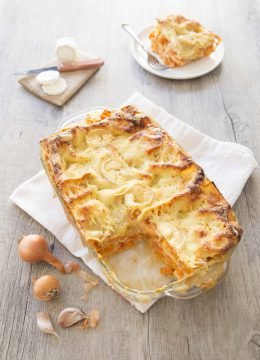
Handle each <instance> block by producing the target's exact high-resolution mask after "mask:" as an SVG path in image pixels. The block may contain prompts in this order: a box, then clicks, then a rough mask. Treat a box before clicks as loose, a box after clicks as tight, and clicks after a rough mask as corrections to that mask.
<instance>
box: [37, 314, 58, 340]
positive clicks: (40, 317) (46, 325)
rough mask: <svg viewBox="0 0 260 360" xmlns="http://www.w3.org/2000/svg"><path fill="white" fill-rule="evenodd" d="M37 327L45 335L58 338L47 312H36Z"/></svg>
mask: <svg viewBox="0 0 260 360" xmlns="http://www.w3.org/2000/svg"><path fill="white" fill-rule="evenodd" d="M37 325H38V327H39V329H40V330H41V331H42V332H44V333H46V334H51V335H54V336H56V337H57V338H59V335H58V334H57V333H56V331H55V330H54V328H53V325H52V322H51V318H50V315H49V314H48V313H47V312H38V313H37Z"/></svg>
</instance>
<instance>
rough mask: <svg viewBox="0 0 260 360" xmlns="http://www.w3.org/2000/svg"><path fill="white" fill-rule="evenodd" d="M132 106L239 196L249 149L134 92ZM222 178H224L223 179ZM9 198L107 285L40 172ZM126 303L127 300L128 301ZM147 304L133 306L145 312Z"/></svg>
mask: <svg viewBox="0 0 260 360" xmlns="http://www.w3.org/2000/svg"><path fill="white" fill-rule="evenodd" d="M127 104H132V105H136V106H137V107H139V108H140V109H142V110H143V111H144V112H145V113H146V114H147V115H151V116H152V117H154V118H155V119H156V120H157V121H158V122H159V123H160V124H161V125H162V127H163V128H164V129H165V130H167V131H168V132H169V134H171V135H172V136H173V138H174V139H175V140H176V141H177V143H179V144H180V145H181V146H182V147H183V148H184V149H185V150H186V151H187V152H188V153H189V154H190V155H191V156H192V157H193V159H194V160H195V161H196V162H197V163H198V164H199V165H200V166H201V167H202V168H203V169H204V171H205V173H206V175H207V176H208V177H209V178H210V179H211V180H213V181H214V182H215V184H216V185H217V187H218V188H219V190H220V191H221V192H222V194H223V195H224V197H225V198H226V199H227V200H228V201H229V202H230V204H231V205H233V204H234V203H235V201H236V200H237V198H238V197H239V195H240V193H241V191H242V189H243V187H244V185H245V183H246V181H247V179H248V178H249V176H250V174H251V173H252V171H253V170H254V169H255V168H256V167H257V162H256V160H255V158H254V156H253V153H252V151H251V150H250V149H248V148H246V147H244V146H241V145H238V144H235V143H231V142H223V141H219V140H215V139H213V138H211V137H209V136H207V135H205V134H203V133H201V132H200V131H198V130H196V129H194V128H192V127H191V126H189V125H187V124H185V123H183V122H182V121H180V120H178V119H176V118H175V117H174V116H172V115H170V114H169V113H167V112H166V111H165V110H163V109H162V108H160V107H159V106H157V105H155V104H154V103H152V102H151V101H150V100H148V99H147V98H145V97H144V96H143V95H141V94H139V93H134V94H133V95H132V96H131V97H130V98H129V99H128V100H127V101H126V102H125V105H127ZM223 175H224V176H223ZM10 199H11V200H12V201H13V202H14V203H15V204H16V205H18V206H19V207H20V208H21V209H23V210H24V211H25V212H27V213H28V214H29V215H30V216H32V217H33V218H34V219H35V220H36V221H38V222H39V223H40V224H41V225H42V226H44V227H45V228H46V229H48V230H49V231H50V232H51V233H52V234H53V235H55V236H56V238H57V239H58V240H59V241H60V242H61V243H62V244H63V245H64V246H65V247H66V248H67V249H68V250H69V251H70V252H71V253H72V254H73V255H75V256H77V257H81V258H82V260H83V261H84V262H85V264H86V265H87V266H88V267H89V268H90V269H92V271H93V272H94V273H96V274H97V275H98V276H100V277H101V278H102V279H103V280H104V281H105V282H107V280H106V278H105V276H104V274H103V273H102V269H101V265H100V264H99V263H98V262H97V261H96V259H95V258H94V257H93V255H91V253H90V252H89V251H88V249H87V248H85V247H83V245H82V243H81V241H80V238H79V236H78V234H77V233H76V231H75V230H74V229H73V227H72V226H71V225H70V223H69V222H68V220H67V218H66V216H65V214H64V211H63V209H62V206H61V204H60V202H59V199H58V198H57V197H55V198H54V197H53V190H52V187H51V185H50V183H49V180H48V179H47V176H46V175H45V172H44V171H40V172H39V173H38V174H36V175H35V176H34V177H32V178H31V179H29V180H27V181H26V182H25V183H23V184H22V185H20V186H19V187H18V188H17V189H16V190H15V191H14V192H13V194H12V195H11V197H10ZM127 300H128V299H127ZM153 303H154V301H152V302H150V303H145V304H142V303H138V302H134V303H132V304H133V305H134V306H135V307H136V309H138V310H139V311H141V312H145V311H146V310H147V309H148V308H149V307H150V306H151V305H152V304H153Z"/></svg>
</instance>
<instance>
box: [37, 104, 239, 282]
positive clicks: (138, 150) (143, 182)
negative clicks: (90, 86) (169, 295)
mask: <svg viewBox="0 0 260 360" xmlns="http://www.w3.org/2000/svg"><path fill="white" fill-rule="evenodd" d="M41 150H42V151H41V156H42V160H43V163H44V165H45V168H46V171H47V173H48V176H49V178H50V180H51V182H52V184H53V186H54V187H55V190H56V192H57V193H58V195H59V198H60V199H61V201H62V204H63V206H64V209H65V211H66V214H67V216H68V218H69V220H70V221H71V222H72V223H73V224H74V225H75V226H76V228H77V229H78V231H79V233H80V234H81V237H82V239H83V241H84V243H85V244H86V245H87V246H89V247H90V248H91V249H93V250H94V251H95V252H97V253H98V254H99V255H100V256H103V257H108V256H111V255H114V256H117V255H118V254H120V253H122V252H123V251H126V249H129V248H130V247H133V246H138V242H139V240H140V239H141V238H145V241H146V243H147V244H146V246H149V247H150V249H151V251H152V253H153V256H159V258H160V261H159V260H158V261H159V262H157V263H156V264H157V265H154V266H155V268H156V269H157V270H158V264H159V263H160V264H161V263H164V264H165V266H166V267H165V268H164V269H162V272H163V273H164V274H165V273H168V274H169V275H171V276H174V277H175V278H178V279H181V278H183V277H185V276H186V275H187V274H188V275H190V274H192V272H193V271H194V270H195V269H197V268H206V267H207V264H208V262H210V261H212V259H215V261H221V262H223V256H225V254H227V253H228V250H229V249H231V248H232V247H234V246H235V245H236V244H237V242H238V240H239V238H240V235H241V229H240V227H239V225H238V223H237V220H236V217H235V215H234V213H233V211H232V210H231V208H230V206H229V205H228V204H227V202H226V201H225V200H224V198H223V197H222V195H221V194H220V193H219V192H218V190H217V188H216V187H215V185H214V184H213V183H212V182H210V181H209V180H208V179H207V178H206V177H205V176H204V174H203V171H202V169H201V168H200V167H199V166H198V165H197V164H195V163H194V162H193V161H192V160H191V158H190V157H189V156H188V155H187V154H186V153H185V152H184V150H183V149H182V148H181V147H180V146H178V145H177V144H176V143H175V142H174V141H173V139H171V138H170V136H169V135H168V134H167V133H166V132H165V131H164V130H163V129H162V128H161V127H160V126H159V125H158V124H157V123H156V122H155V121H154V120H152V119H150V118H149V117H147V116H146V115H145V114H143V113H142V112H141V111H139V110H137V109H136V108H134V107H133V106H127V107H125V108H122V109H121V110H114V111H108V110H105V111H104V112H103V113H102V114H101V115H95V116H94V115H93V117H88V118H87V119H86V120H85V121H83V122H81V123H80V124H78V125H74V126H72V127H69V128H67V129H62V130H61V131H60V132H58V133H56V134H53V135H51V136H49V137H47V138H45V139H43V140H42V141H41ZM140 246H141V245H140ZM127 251H128V250H127ZM145 253H146V254H147V252H145ZM128 254H132V252H131V251H129V252H128ZM131 256H132V255H131ZM119 258H120V259H123V258H124V257H116V259H119ZM131 259H132V257H131ZM131 261H132V260H131ZM138 261H139V260H138ZM115 262H116V260H111V263H113V264H114V265H113V266H115ZM145 262H147V261H145ZM120 263H121V264H122V263H124V261H120ZM125 264H127V263H125ZM129 264H130V262H129ZM139 264H141V262H140V261H139ZM154 264H155V263H154ZM138 269H139V268H138ZM157 270H156V271H157ZM138 271H140V270H138ZM122 276H123V278H124V277H125V275H122ZM158 279H159V280H158V281H159V283H160V281H161V275H160V276H159V278H158ZM130 283H131V284H132V283H133V281H132V280H131V282H130ZM139 287H140V288H143V285H142V284H139Z"/></svg>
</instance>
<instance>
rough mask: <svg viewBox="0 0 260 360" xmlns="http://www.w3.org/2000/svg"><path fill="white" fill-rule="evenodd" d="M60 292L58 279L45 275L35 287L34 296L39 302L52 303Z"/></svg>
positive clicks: (36, 282)
mask: <svg viewBox="0 0 260 360" xmlns="http://www.w3.org/2000/svg"><path fill="white" fill-rule="evenodd" d="M59 290H60V285H59V281H58V279H57V278H56V277H55V276H53V275H44V276H42V277H40V278H39V279H37V280H36V281H35V283H34V285H33V296H34V297H35V299H37V300H41V301H52V300H53V299H54V298H55V297H56V296H57V295H58V292H59Z"/></svg>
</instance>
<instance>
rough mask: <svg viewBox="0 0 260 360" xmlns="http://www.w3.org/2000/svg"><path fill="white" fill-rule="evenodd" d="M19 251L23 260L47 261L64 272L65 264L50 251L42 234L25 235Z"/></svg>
mask: <svg viewBox="0 0 260 360" xmlns="http://www.w3.org/2000/svg"><path fill="white" fill-rule="evenodd" d="M18 253H19V256H20V258H21V259H22V260H23V261H26V262H29V263H37V262H40V261H46V262H47V263H49V264H51V265H53V266H54V267H56V269H58V270H59V271H60V272H62V273H64V272H65V270H64V265H63V264H62V262H61V261H60V260H59V259H57V258H56V257H55V256H54V255H52V253H51V252H50V251H49V247H48V243H47V241H46V239H45V238H44V237H42V236H40V235H36V234H32V235H26V236H23V237H22V239H21V240H20V242H19V244H18Z"/></svg>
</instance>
